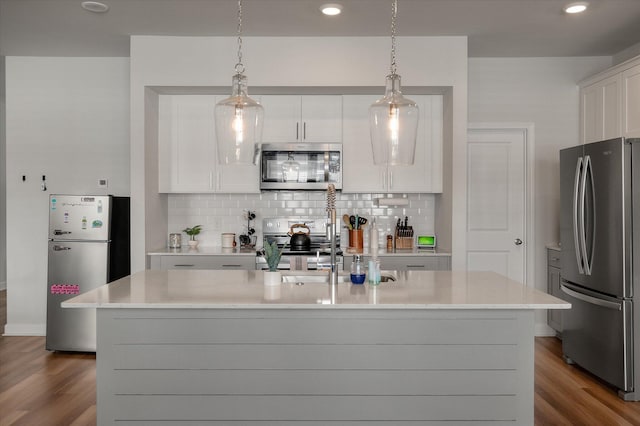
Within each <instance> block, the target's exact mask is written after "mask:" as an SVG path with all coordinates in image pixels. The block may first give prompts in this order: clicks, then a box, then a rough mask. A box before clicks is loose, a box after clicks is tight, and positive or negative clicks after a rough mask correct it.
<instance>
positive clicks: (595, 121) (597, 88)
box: [580, 58, 640, 143]
mask: <svg viewBox="0 0 640 426" xmlns="http://www.w3.org/2000/svg"><path fill="white" fill-rule="evenodd" d="M620 136H624V137H640V58H638V59H635V60H632V61H629V62H625V63H623V64H621V65H618V66H616V67H614V68H611V69H609V70H607V71H605V72H604V73H602V74H599V75H597V76H595V77H592V78H590V79H588V80H586V81H585V82H583V84H582V85H581V87H580V140H581V142H582V143H590V142H597V141H601V140H605V139H611V138H617V137H620Z"/></svg>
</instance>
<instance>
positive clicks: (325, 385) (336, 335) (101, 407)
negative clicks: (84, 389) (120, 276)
mask: <svg viewBox="0 0 640 426" xmlns="http://www.w3.org/2000/svg"><path fill="white" fill-rule="evenodd" d="M533 324H534V320H533V312H532V311H531V310H424V309H410V308H409V309H384V308H383V309H282V308H281V309H117V308H109V309H98V339H99V340H98V350H99V356H98V359H97V375H98V379H97V386H98V400H99V401H100V403H99V404H98V408H97V409H98V424H99V425H111V424H116V422H117V424H118V425H120V426H123V425H134V424H135V425H136V426H141V425H144V424H155V423H154V422H157V421H159V420H162V424H163V425H165V426H168V425H190V424H193V425H196V424H220V425H222V424H230V423H231V424H233V423H232V422H238V423H242V424H243V425H252V424H256V425H258V424H259V425H261V426H264V425H269V424H274V425H275V424H282V423H283V422H293V423H295V424H296V425H305V424H307V423H306V422H314V423H308V424H314V425H317V424H318V423H317V422H318V421H320V422H321V424H336V425H338V424H340V425H350V424H360V425H364V424H367V423H368V422H372V421H376V423H375V424H376V425H391V424H398V422H402V424H404V425H411V424H416V425H417V424H420V425H431V424H441V423H442V424H446V425H447V426H451V425H467V424H473V425H474V426H478V425H483V424H487V425H488V424H533ZM451 420H453V422H452V421H451ZM445 421H446V423H444V422H445Z"/></svg>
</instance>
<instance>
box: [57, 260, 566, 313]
mask: <svg viewBox="0 0 640 426" xmlns="http://www.w3.org/2000/svg"><path fill="white" fill-rule="evenodd" d="M385 273H390V274H391V275H393V276H395V277H396V278H397V281H395V282H383V283H381V284H380V285H379V286H370V285H369V284H367V283H365V284H362V285H354V284H351V283H340V284H338V285H337V286H336V288H332V287H331V286H330V285H328V284H326V283H311V282H307V283H305V284H304V285H297V284H295V283H282V284H279V285H276V286H265V285H264V284H263V279H264V272H263V271H231V270H164V271H155V270H153V271H152V270H146V271H141V272H138V273H135V274H133V275H131V276H128V277H125V278H122V279H120V280H117V281H114V282H112V283H111V284H106V285H104V286H102V287H99V288H97V289H95V290H92V291H89V292H87V293H84V294H81V295H79V296H76V297H74V298H72V299H69V300H67V301H65V302H63V303H62V307H64V308H87V307H91V308H163V309H164V308H169V309H203V308H206V309H214V308H219V309H220V308H222V309H229V308H243V309H252V308H253V309H256V308H258V309H265V308H266V309H268V308H275V309H340V308H343V309H346V308H348V309H372V308H373V309H408V308H411V309H568V308H570V306H571V305H570V304H569V303H567V302H565V301H563V300H560V299H558V298H555V297H553V296H551V295H549V294H546V293H543V292H541V291H538V290H535V289H532V288H529V287H525V286H523V285H521V284H519V283H517V282H515V281H512V280H510V279H508V278H507V277H504V276H502V275H498V274H496V273H493V272H451V271H400V272H396V271H383V274H385ZM282 274H283V275H287V274H288V275H303V274H304V275H326V274H327V272H324V271H320V272H318V271H293V272H290V271H282Z"/></svg>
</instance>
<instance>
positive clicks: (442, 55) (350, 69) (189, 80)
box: [131, 36, 467, 271]
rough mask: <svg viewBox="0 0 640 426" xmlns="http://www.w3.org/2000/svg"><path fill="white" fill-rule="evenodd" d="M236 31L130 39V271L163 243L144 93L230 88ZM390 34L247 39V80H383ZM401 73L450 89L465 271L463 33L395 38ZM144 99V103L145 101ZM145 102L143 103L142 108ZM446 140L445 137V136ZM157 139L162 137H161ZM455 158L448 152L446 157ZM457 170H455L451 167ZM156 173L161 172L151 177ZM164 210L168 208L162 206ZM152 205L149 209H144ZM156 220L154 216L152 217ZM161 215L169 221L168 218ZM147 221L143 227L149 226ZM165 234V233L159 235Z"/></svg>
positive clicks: (456, 214) (457, 237) (457, 239)
mask: <svg viewBox="0 0 640 426" xmlns="http://www.w3.org/2000/svg"><path fill="white" fill-rule="evenodd" d="M236 43H237V40H236V39H235V38H233V37H156V36H134V37H132V39H131V182H132V187H131V194H132V224H133V228H132V240H133V241H132V254H131V260H132V270H133V271H138V270H141V269H144V267H145V253H146V251H147V250H152V249H156V248H158V246H159V245H160V244H164V242H165V239H166V235H161V234H159V233H158V229H166V228H167V223H166V216H163V215H158V214H157V212H156V211H155V210H156V209H159V208H162V206H163V204H164V205H165V206H166V204H167V201H166V199H164V198H163V197H162V196H160V195H158V194H157V193H155V194H154V192H153V188H154V187H157V169H156V167H155V166H154V164H153V162H154V161H157V159H155V158H153V157H152V156H149V155H148V154H149V153H150V152H154V151H155V150H157V148H156V147H154V141H153V140H152V139H153V138H149V137H148V134H149V132H150V131H151V130H150V129H149V128H148V124H149V123H148V121H149V120H148V119H147V120H145V111H148V110H149V109H152V108H150V106H149V105H148V104H149V103H151V102H152V101H153V99H150V98H149V99H145V88H146V87H149V86H229V87H230V83H231V76H232V74H233V66H234V64H235V63H236V58H235V55H236ZM389 47H390V46H389V39H388V38H386V37H384V38H382V37H348V38H344V37H329V38H327V37H324V38H323V37H304V38H297V37H285V38H279V37H260V38H255V37H246V38H244V39H243V54H244V55H243V59H244V62H245V66H246V75H247V77H248V81H249V86H250V87H251V86H252V85H253V86H369V87H371V86H379V87H381V89H380V90H381V93H382V86H383V85H384V78H385V76H386V75H387V74H388V68H389V53H388V52H389V50H388V49H389ZM397 50H398V52H397V53H398V55H397V56H398V61H397V62H398V72H399V74H401V75H402V81H403V83H404V84H406V85H410V86H437V87H453V90H451V92H450V93H451V96H452V100H451V105H452V111H451V114H450V115H448V116H450V117H453V120H452V121H453V126H452V128H451V131H450V132H448V133H447V134H450V136H451V138H452V140H453V143H451V141H449V144H450V145H452V146H449V147H445V152H449V150H450V152H451V153H452V154H451V155H452V157H453V160H452V161H453V167H451V168H449V169H447V170H445V174H446V176H445V185H446V184H447V183H449V185H448V187H451V194H449V195H448V196H446V197H444V196H443V197H442V199H444V200H445V201H444V202H441V204H448V205H449V207H448V208H445V209H440V210H442V211H444V213H446V214H448V215H449V216H453V224H454V225H453V227H452V251H453V252H454V256H453V267H454V268H457V269H462V268H463V267H464V259H465V256H464V255H461V256H457V257H456V255H455V253H464V249H465V248H466V233H465V231H464V223H465V219H466V203H465V196H464V194H465V192H466V167H465V164H466V123H467V39H466V37H401V38H399V39H398V49H397ZM145 102H146V103H147V105H145ZM145 107H146V108H145ZM445 143H446V142H445ZM156 144H157V143H156ZM449 158H451V157H449ZM454 169H455V170H456V173H455V174H453V173H452V170H454ZM154 171H156V173H155V175H154V173H153V172H154ZM165 208H166V207H165ZM147 210H149V213H148V212H147ZM150 218H151V220H150ZM163 218H164V222H163ZM145 226H146V228H145ZM158 237H160V238H158Z"/></svg>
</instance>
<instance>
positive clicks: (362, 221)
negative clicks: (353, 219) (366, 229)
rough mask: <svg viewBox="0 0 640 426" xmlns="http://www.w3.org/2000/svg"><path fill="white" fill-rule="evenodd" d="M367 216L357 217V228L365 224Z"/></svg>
mask: <svg viewBox="0 0 640 426" xmlns="http://www.w3.org/2000/svg"><path fill="white" fill-rule="evenodd" d="M367 222H368V221H367V218H366V217H359V218H358V228H359V227H361V226H362V225H366V224H367Z"/></svg>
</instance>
